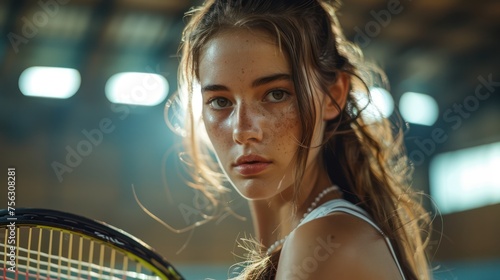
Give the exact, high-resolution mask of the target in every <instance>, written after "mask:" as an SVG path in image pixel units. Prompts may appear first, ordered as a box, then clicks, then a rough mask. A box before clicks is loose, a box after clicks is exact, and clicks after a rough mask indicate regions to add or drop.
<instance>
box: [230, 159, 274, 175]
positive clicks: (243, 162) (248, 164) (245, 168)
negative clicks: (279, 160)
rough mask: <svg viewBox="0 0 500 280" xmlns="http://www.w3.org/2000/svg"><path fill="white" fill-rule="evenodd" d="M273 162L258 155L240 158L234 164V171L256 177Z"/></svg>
mask: <svg viewBox="0 0 500 280" xmlns="http://www.w3.org/2000/svg"><path fill="white" fill-rule="evenodd" d="M271 163H272V162H271V161H270V160H268V159H266V158H264V157H261V156H258V155H253V154H251V155H245V156H240V157H239V158H238V159H237V160H236V162H235V163H234V164H233V167H234V169H235V170H236V171H237V172H238V173H240V174H241V175H243V176H250V175H256V174H258V173H260V172H262V171H264V170H265V169H266V168H267V167H268V166H269V165H271Z"/></svg>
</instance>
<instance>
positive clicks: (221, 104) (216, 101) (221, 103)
mask: <svg viewBox="0 0 500 280" xmlns="http://www.w3.org/2000/svg"><path fill="white" fill-rule="evenodd" d="M208 104H209V105H210V107H212V108H214V109H224V108H226V107H228V106H231V101H229V100H228V99H227V98H224V97H216V98H213V99H210V100H209V101H208Z"/></svg>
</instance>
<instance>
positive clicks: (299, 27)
mask: <svg viewBox="0 0 500 280" xmlns="http://www.w3.org/2000/svg"><path fill="white" fill-rule="evenodd" d="M337 8H338V5H337V4H336V3H333V1H319V0H303V1H287V0H273V1H268V0H256V1H244V0H210V1H207V2H206V3H205V4H204V5H203V6H202V7H199V8H196V9H193V10H191V11H190V12H188V14H187V16H188V17H189V18H190V20H189V22H188V24H187V26H186V28H185V29H184V32H183V37H182V38H183V41H182V44H181V49H180V51H181V62H180V67H179V91H178V95H176V96H174V97H173V98H180V99H183V100H184V101H185V105H187V107H186V109H187V111H186V116H185V121H186V123H185V131H184V132H185V133H184V136H185V144H186V145H185V146H186V155H188V157H189V162H190V165H191V169H192V175H193V182H191V183H190V185H191V186H192V187H194V188H196V189H198V190H201V191H202V192H204V193H205V195H206V196H207V198H208V199H209V200H210V201H211V202H212V204H213V206H215V208H220V207H221V205H224V203H223V202H224V201H223V200H224V194H225V193H226V192H227V189H226V188H225V187H224V180H225V177H224V175H223V174H222V172H221V171H220V169H219V167H218V166H217V164H216V162H215V161H214V160H213V156H211V150H210V144H209V143H207V142H206V141H203V139H202V138H203V137H201V135H200V133H199V131H203V130H202V129H200V128H202V121H201V120H200V119H199V118H198V117H197V113H198V112H195V111H194V108H195V106H194V104H193V96H194V95H195V92H196V86H195V85H196V84H197V81H198V62H199V59H200V55H201V53H202V51H203V48H204V46H205V44H206V43H207V42H208V41H209V40H210V39H211V38H213V37H214V36H215V35H216V34H218V32H220V31H222V30H227V29H252V30H260V31H264V32H267V33H268V34H269V35H271V36H273V37H274V38H275V39H276V42H277V44H278V45H279V47H280V48H281V50H282V51H283V52H284V53H285V54H286V55H287V57H288V59H289V62H290V65H291V69H292V80H293V83H294V87H295V91H296V92H297V105H298V110H299V114H300V115H301V129H302V130H301V131H302V135H301V138H300V139H299V141H300V145H299V148H298V149H297V152H296V157H295V159H296V161H297V165H296V166H297V167H296V170H295V172H294V174H295V182H296V183H295V184H296V186H295V188H297V187H298V182H301V181H302V180H301V179H302V176H303V174H304V170H305V166H306V162H307V155H308V151H309V149H310V145H311V141H312V135H313V129H314V124H315V123H316V119H315V113H314V112H315V110H316V109H315V107H314V100H313V96H314V95H313V89H314V88H319V89H320V90H321V91H322V92H323V93H324V94H328V85H331V84H332V83H333V82H335V81H336V79H337V78H338V75H339V73H341V72H344V73H348V74H349V75H350V77H351V88H350V93H349V95H348V97H347V102H346V104H345V106H343V107H341V106H340V105H338V109H339V110H340V111H341V113H340V114H339V116H338V117H337V118H335V119H334V120H331V121H329V122H328V123H327V126H326V130H325V135H324V142H323V145H322V147H321V149H322V156H323V160H324V162H325V163H326V164H325V166H326V168H327V170H328V173H329V175H330V178H331V179H332V181H334V182H335V183H336V184H337V185H339V186H340V187H341V188H342V189H343V192H344V194H345V197H346V199H348V200H350V201H351V202H353V203H356V204H357V205H359V206H360V207H362V208H364V209H365V210H366V211H367V212H368V213H369V214H370V215H371V216H372V218H373V219H374V220H375V222H376V223H377V224H378V225H379V226H380V228H381V229H382V231H383V232H384V233H385V235H386V236H388V237H389V239H390V241H391V242H392V244H393V246H394V247H395V252H396V255H397V256H398V260H399V262H400V264H401V266H402V268H403V271H404V273H405V276H406V278H407V279H429V278H430V273H429V268H428V263H427V259H426V257H425V252H424V248H425V245H426V242H427V238H428V236H425V235H428V233H429V231H428V227H430V222H429V217H428V215H427V213H426V212H425V210H424V209H423V208H422V206H421V203H420V202H419V201H418V200H417V199H416V194H415V193H414V192H413V191H412V188H411V187H410V176H411V166H410V165H409V163H408V160H407V158H406V156H405V150H404V145H403V133H402V131H401V126H400V125H398V123H397V122H391V121H389V120H388V119H380V120H377V121H370V122H367V119H365V118H364V117H363V112H364V109H365V106H362V105H360V102H358V98H359V94H360V93H361V94H365V96H367V97H368V98H369V96H370V95H369V87H371V86H374V85H376V86H385V84H386V82H385V76H384V74H383V72H382V71H380V69H378V68H377V67H376V66H374V65H372V64H370V63H367V62H366V61H365V60H364V58H363V55H362V52H361V51H360V49H359V48H357V47H356V46H355V45H354V44H352V43H350V42H349V41H347V40H346V38H345V37H344V35H343V33H342V30H341V28H340V25H339V23H338V20H337V18H336V10H337ZM328 96H329V95H328ZM172 100H174V99H171V100H170V102H169V103H168V104H169V106H167V109H168V110H170V109H171V106H170V105H172V104H173V103H172ZM295 193H298V192H295ZM221 202H222V203H221ZM249 250H250V252H251V254H250V255H251V257H250V260H249V261H248V262H247V263H246V264H247V265H246V268H245V270H244V272H243V273H242V274H241V275H240V277H241V278H245V279H263V278H265V279H267V278H273V275H274V273H275V270H276V267H277V261H278V259H279V253H280V252H279V251H278V252H275V253H274V254H273V255H271V256H269V257H265V256H262V254H261V253H260V251H259V250H254V251H252V250H251V249H249Z"/></svg>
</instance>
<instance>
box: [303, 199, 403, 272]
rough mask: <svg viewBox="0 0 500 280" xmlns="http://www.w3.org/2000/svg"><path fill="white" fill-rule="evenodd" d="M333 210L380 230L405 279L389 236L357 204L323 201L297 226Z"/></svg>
mask: <svg viewBox="0 0 500 280" xmlns="http://www.w3.org/2000/svg"><path fill="white" fill-rule="evenodd" d="M334 212H343V213H347V214H350V215H353V216H355V217H357V218H360V219H362V220H363V221H365V222H367V223H368V224H370V225H371V226H372V227H374V228H375V229H376V230H377V231H378V232H380V234H382V236H383V237H384V240H385V243H386V244H387V246H388V247H389V250H390V251H391V255H392V257H393V258H394V261H395V262H396V265H397V267H398V269H399V272H400V273H401V277H402V278H403V280H405V279H406V278H405V275H404V273H403V270H402V269H401V266H400V265H399V262H398V259H397V257H396V253H395V252H394V249H393V248H392V244H391V242H390V241H389V238H387V236H386V235H385V234H384V233H383V232H382V230H381V229H380V228H379V227H378V226H377V224H375V223H374V222H373V220H372V218H371V217H370V215H368V213H367V212H366V211H365V210H363V209H362V208H361V207H359V206H356V205H354V204H352V203H351V202H349V201H347V200H344V199H334V200H330V201H328V202H325V203H323V204H322V205H320V206H319V207H318V208H316V209H314V210H313V211H311V213H309V215H307V216H306V217H304V219H303V220H302V222H301V223H300V224H299V225H298V226H297V227H299V226H301V225H303V224H305V223H307V222H310V221H312V220H314V219H318V218H321V217H324V216H327V215H328V214H331V213H334Z"/></svg>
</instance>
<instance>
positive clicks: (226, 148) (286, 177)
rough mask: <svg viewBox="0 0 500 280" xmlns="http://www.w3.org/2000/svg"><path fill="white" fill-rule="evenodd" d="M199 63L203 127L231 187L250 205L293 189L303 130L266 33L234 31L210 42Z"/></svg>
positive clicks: (285, 66) (287, 73) (279, 55)
mask: <svg viewBox="0 0 500 280" xmlns="http://www.w3.org/2000/svg"><path fill="white" fill-rule="evenodd" d="M199 62H200V63H199V79H200V84H201V92H202V100H203V113H202V114H203V121H204V124H205V127H206V130H207V133H208V136H209V139H210V141H211V143H212V145H213V147H214V149H215V153H216V155H217V158H218V160H219V163H220V165H221V166H222V168H223V170H224V172H225V173H226V175H227V176H228V177H229V179H230V180H231V182H232V184H233V185H234V186H235V187H236V189H237V190H238V191H239V192H240V194H241V195H243V196H244V197H246V198H248V199H266V198H270V197H272V196H274V195H276V194H277V193H279V192H281V191H283V190H284V189H285V188H287V187H289V186H290V185H292V183H293V175H292V171H293V168H294V166H295V165H294V161H295V160H294V155H295V153H296V151H297V148H298V143H299V139H300V135H301V129H300V121H299V114H298V108H297V100H296V94H295V91H294V86H293V82H292V80H291V69H290V64H289V63H288V60H287V58H286V56H285V54H284V53H283V52H282V51H281V50H280V49H279V48H278V46H277V45H276V43H275V42H274V41H273V39H271V38H270V37H269V36H266V35H265V34H264V33H261V32H249V31H241V30H239V31H234V30H233V31H228V32H222V33H219V34H218V35H217V36H215V37H214V38H212V39H211V40H210V41H209V42H208V43H207V44H206V46H205V48H204V49H203V52H202V54H201V57H200V61H199Z"/></svg>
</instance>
